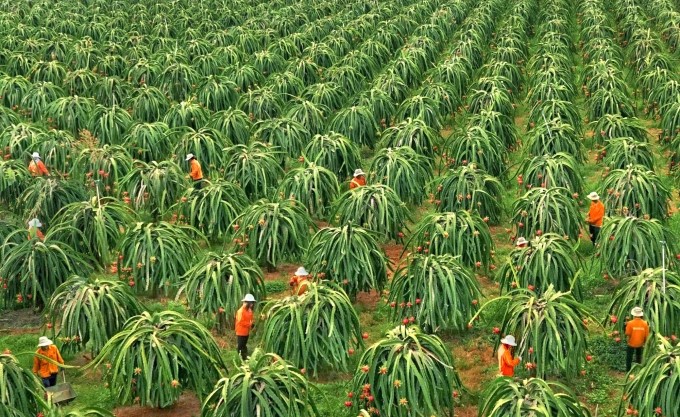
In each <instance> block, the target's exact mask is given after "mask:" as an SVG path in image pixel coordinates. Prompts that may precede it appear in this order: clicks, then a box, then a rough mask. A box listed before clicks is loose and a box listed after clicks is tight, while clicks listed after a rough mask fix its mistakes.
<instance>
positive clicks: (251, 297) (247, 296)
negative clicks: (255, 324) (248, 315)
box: [241, 294, 255, 303]
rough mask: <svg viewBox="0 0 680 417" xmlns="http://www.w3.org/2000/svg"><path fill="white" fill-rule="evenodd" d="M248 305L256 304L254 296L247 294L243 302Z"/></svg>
mask: <svg viewBox="0 0 680 417" xmlns="http://www.w3.org/2000/svg"><path fill="white" fill-rule="evenodd" d="M241 301H243V302H246V303H254V302H255V297H253V294H246V296H245V297H243V300H241Z"/></svg>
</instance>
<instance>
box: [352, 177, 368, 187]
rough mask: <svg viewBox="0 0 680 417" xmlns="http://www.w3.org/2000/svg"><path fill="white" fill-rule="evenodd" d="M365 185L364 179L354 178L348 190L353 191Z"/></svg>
mask: <svg viewBox="0 0 680 417" xmlns="http://www.w3.org/2000/svg"><path fill="white" fill-rule="evenodd" d="M364 185H366V178H365V177H356V178H352V181H350V182H349V189H350V190H353V189H355V188H357V187H361V186H364Z"/></svg>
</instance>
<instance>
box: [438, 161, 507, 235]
mask: <svg viewBox="0 0 680 417" xmlns="http://www.w3.org/2000/svg"><path fill="white" fill-rule="evenodd" d="M435 185H436V192H435V194H434V197H435V205H436V206H437V211H439V212H447V211H456V210H466V211H474V212H476V213H478V214H479V215H480V216H481V217H483V218H484V220H485V221H488V222H490V223H491V224H498V222H500V219H501V215H502V213H503V205H502V195H503V191H504V190H503V184H501V182H500V181H499V180H498V179H497V178H496V177H494V176H492V175H489V174H487V172H486V171H484V170H482V169H478V168H477V166H476V165H475V164H470V165H465V166H461V167H458V168H456V169H454V170H449V171H448V172H447V173H446V174H445V176H443V177H441V178H438V179H437V180H436V181H435ZM433 188H434V186H433Z"/></svg>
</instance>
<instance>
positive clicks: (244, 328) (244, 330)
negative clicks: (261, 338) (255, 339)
mask: <svg viewBox="0 0 680 417" xmlns="http://www.w3.org/2000/svg"><path fill="white" fill-rule="evenodd" d="M252 327H253V310H248V309H247V308H246V307H245V306H241V308H239V309H238V311H237V312H236V336H248V335H250V329H251V328H252Z"/></svg>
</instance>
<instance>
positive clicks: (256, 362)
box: [201, 349, 319, 417]
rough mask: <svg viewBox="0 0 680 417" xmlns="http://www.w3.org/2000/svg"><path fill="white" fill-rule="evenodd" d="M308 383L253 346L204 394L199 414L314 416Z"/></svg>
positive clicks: (290, 367)
mask: <svg viewBox="0 0 680 417" xmlns="http://www.w3.org/2000/svg"><path fill="white" fill-rule="evenodd" d="M311 388H312V387H311V386H310V385H309V384H308V382H307V379H306V378H305V377H304V376H303V375H302V374H301V373H300V372H299V371H298V370H297V369H296V368H295V367H294V366H293V365H291V364H290V363H288V362H286V360H284V359H283V358H281V357H280V356H278V355H275V354H273V353H264V352H263V351H262V350H260V349H257V350H255V352H253V354H252V355H250V357H249V358H248V359H247V360H246V361H245V362H244V363H243V365H241V366H240V367H239V368H238V369H237V370H236V373H235V374H233V375H232V376H229V377H226V378H222V379H220V380H219V381H218V382H217V385H215V389H214V390H213V391H212V392H211V393H210V394H209V395H208V396H207V398H206V399H205V401H204V403H203V407H202V409H201V416H202V417H249V416H254V415H258V414H260V415H262V416H268V417H310V416H318V415H319V412H318V410H317V408H316V404H315V401H314V398H313V397H312V396H311V395H310V391H311Z"/></svg>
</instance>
